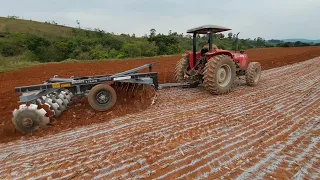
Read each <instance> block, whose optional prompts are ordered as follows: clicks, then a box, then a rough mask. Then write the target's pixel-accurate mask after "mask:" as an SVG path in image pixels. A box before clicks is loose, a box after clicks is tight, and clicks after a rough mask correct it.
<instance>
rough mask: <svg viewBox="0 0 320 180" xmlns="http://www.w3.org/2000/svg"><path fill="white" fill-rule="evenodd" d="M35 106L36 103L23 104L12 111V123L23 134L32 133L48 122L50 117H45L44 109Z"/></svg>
mask: <svg viewBox="0 0 320 180" xmlns="http://www.w3.org/2000/svg"><path fill="white" fill-rule="evenodd" d="M37 107H38V105H36V104H31V105H30V106H27V105H25V104H23V105H20V106H19V109H15V110H14V111H13V113H12V114H13V118H12V123H13V124H14V125H15V127H16V129H17V130H18V131H20V132H21V133H23V134H27V133H32V132H34V131H35V130H37V129H39V128H43V127H45V126H46V125H47V124H48V123H50V118H49V117H46V114H47V112H46V110H45V109H43V108H41V109H37Z"/></svg>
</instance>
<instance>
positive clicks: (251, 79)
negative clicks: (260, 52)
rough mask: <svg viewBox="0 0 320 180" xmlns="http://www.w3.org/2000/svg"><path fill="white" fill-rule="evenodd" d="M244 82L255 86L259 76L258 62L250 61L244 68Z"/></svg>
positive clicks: (259, 66) (259, 67)
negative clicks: (245, 68)
mask: <svg viewBox="0 0 320 180" xmlns="http://www.w3.org/2000/svg"><path fill="white" fill-rule="evenodd" d="M245 76H246V82H247V85H249V86H256V85H257V84H258V82H259V80H260V77H261V65H260V63H259V62H251V63H249V65H248V68H247V70H246V75H245Z"/></svg>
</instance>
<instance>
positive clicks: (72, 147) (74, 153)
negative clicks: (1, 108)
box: [0, 58, 320, 179]
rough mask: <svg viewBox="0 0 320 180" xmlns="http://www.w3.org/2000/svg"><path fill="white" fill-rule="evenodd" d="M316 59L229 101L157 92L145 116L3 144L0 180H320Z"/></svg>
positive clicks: (195, 92)
mask: <svg viewBox="0 0 320 180" xmlns="http://www.w3.org/2000/svg"><path fill="white" fill-rule="evenodd" d="M319 74H320V58H314V59H312V60H309V61H305V62H301V63H298V64H294V65H290V66H284V67H280V68H276V69H270V70H265V71H263V73H262V79H261V83H260V84H259V85H258V86H256V87H248V86H246V85H245V82H244V80H243V79H238V80H237V84H238V86H237V87H236V88H235V89H234V91H233V92H232V93H230V94H227V95H221V96H212V95H210V94H209V93H207V92H206V91H205V90H203V89H202V88H201V87H200V88H195V89H183V88H170V89H163V90H160V91H158V93H157V94H158V96H157V100H156V103H155V104H154V105H153V106H151V107H149V108H148V109H147V110H146V111H144V112H139V113H135V114H131V115H126V116H122V117H118V118H114V119H112V120H109V121H106V122H102V123H99V124H93V125H90V126H85V127H79V128H74V129H73V130H67V131H63V132H61V133H57V134H55V135H48V136H45V137H43V138H35V139H32V140H19V141H15V142H11V143H5V144H0V149H1V153H0V164H1V165H2V166H1V167H2V168H1V169H0V179H6V178H7V179H12V178H15V179H47V178H49V179H51V178H59V179H71V178H75V179H93V178H94V179H139V178H147V179H190V178H194V179H222V178H224V179H319V178H320V171H319V167H320V156H319V154H320V76H319Z"/></svg>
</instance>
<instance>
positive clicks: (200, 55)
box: [175, 25, 261, 94]
mask: <svg viewBox="0 0 320 180" xmlns="http://www.w3.org/2000/svg"><path fill="white" fill-rule="evenodd" d="M228 30H231V29H228V28H225V27H221V26H215V25H205V26H200V27H197V28H193V29H190V30H188V31H187V33H192V34H193V51H192V52H187V53H186V56H185V57H183V58H182V59H180V60H179V61H178V63H177V65H176V69H175V78H176V80H177V82H179V83H188V84H189V87H197V86H198V85H199V84H201V83H202V84H203V86H204V88H205V89H206V90H207V91H209V92H210V93H212V94H225V93H228V92H230V91H231V89H232V88H233V86H234V81H235V78H236V76H245V78H246V83H247V85H249V86H255V85H257V83H258V82H259V80H260V76H261V65H260V63H259V62H250V63H249V61H248V56H247V55H246V54H244V52H243V51H240V52H239V53H237V52H232V51H229V50H223V49H218V48H217V46H216V45H214V44H212V34H213V33H218V32H223V31H228ZM197 34H208V36H209V39H208V45H206V46H205V47H203V48H202V49H201V50H200V51H197V50H196V39H197ZM238 34H239V33H238ZM237 36H238V35H237ZM237 42H238V37H237V39H236V51H237V46H238V43H237Z"/></svg>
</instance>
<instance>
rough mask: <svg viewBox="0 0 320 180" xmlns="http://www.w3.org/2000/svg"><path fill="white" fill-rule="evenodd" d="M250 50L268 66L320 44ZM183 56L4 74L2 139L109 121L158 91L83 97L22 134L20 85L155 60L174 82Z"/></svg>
mask: <svg viewBox="0 0 320 180" xmlns="http://www.w3.org/2000/svg"><path fill="white" fill-rule="evenodd" d="M246 53H247V54H248V55H249V58H250V60H251V61H258V62H260V63H261V64H262V68H263V69H264V70H266V69H270V68H275V67H278V66H283V65H287V64H292V63H296V62H299V61H304V60H307V59H311V58H313V57H317V56H320V47H304V48H272V49H255V50H249V51H247V52H246ZM180 58H181V56H171V57H163V58H149V59H139V60H128V61H112V62H110V61H105V62H91V63H74V62H72V63H60V64H47V65H41V66H34V67H30V68H24V69H21V70H19V71H14V72H8V73H3V74H0V99H1V101H0V143H3V142H10V141H13V140H17V139H37V138H38V137H43V136H47V135H50V134H55V133H58V132H60V131H62V130H66V129H72V128H75V127H79V126H85V125H90V124H93V123H101V122H108V121H110V120H111V119H114V118H116V117H121V116H123V115H126V114H132V113H136V112H139V111H143V110H146V109H147V108H148V107H149V106H150V104H151V101H152V97H153V95H154V91H152V90H150V91H147V94H142V93H140V95H139V94H138V95H137V96H139V98H135V99H132V100H129V99H128V101H124V100H123V99H121V98H120V97H119V100H118V102H117V104H116V106H115V107H114V108H113V109H112V111H109V112H95V111H94V110H92V109H91V108H90V106H89V105H88V103H87V101H86V99H83V100H81V101H80V102H79V103H77V104H76V105H74V106H71V107H70V108H69V110H68V111H66V112H64V113H63V114H62V116H60V117H59V118H58V119H57V120H53V122H52V123H51V125H50V126H49V128H48V129H46V130H44V131H38V132H35V133H34V134H32V135H31V136H29V135H28V136H22V135H21V134H20V133H19V132H16V131H15V130H14V126H13V125H12V123H11V118H12V111H13V110H14V109H15V108H17V107H18V103H17V101H18V100H19V96H18V94H16V93H15V92H14V87H16V86H24V85H32V84H39V83H42V81H44V80H46V79H48V78H51V77H53V76H54V75H59V76H60V77H70V76H88V75H101V74H109V73H117V72H121V71H125V70H128V69H131V68H135V67H137V66H140V65H143V64H146V63H151V62H156V63H157V65H156V66H155V68H154V69H153V71H155V72H158V73H159V82H160V83H167V82H174V77H173V72H174V68H175V64H176V62H177V61H178V60H179V59H180ZM186 95H188V93H186Z"/></svg>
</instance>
